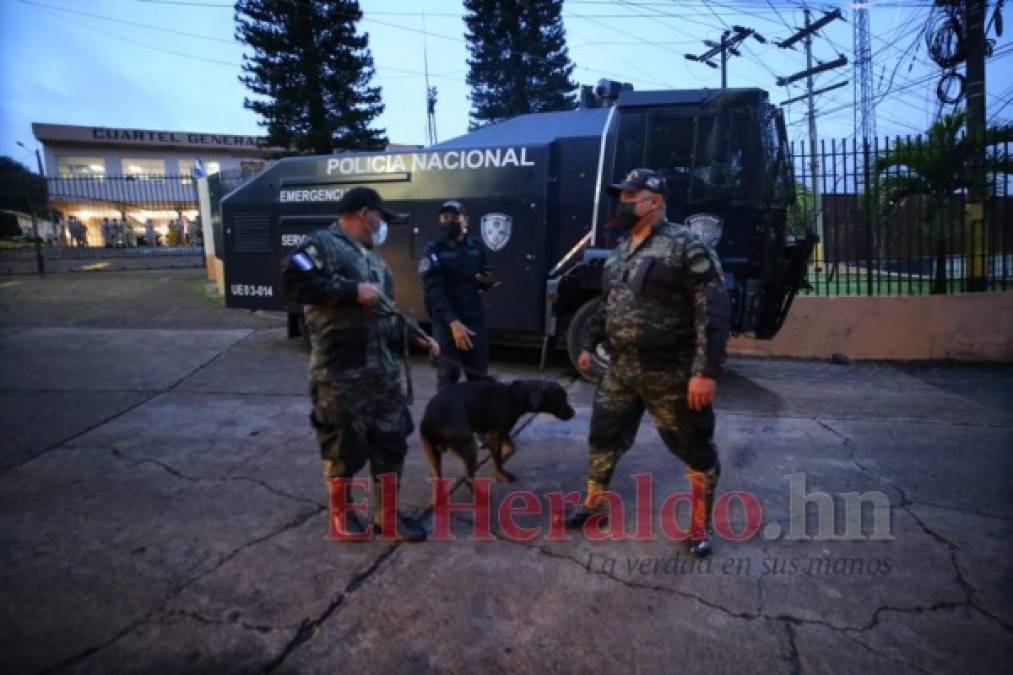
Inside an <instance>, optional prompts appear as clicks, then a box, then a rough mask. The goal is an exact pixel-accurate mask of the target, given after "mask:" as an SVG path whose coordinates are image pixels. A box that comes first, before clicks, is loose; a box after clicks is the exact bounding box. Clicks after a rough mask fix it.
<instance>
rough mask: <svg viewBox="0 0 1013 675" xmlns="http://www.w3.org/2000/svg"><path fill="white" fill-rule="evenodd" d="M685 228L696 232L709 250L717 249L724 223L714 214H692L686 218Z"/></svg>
mask: <svg viewBox="0 0 1013 675" xmlns="http://www.w3.org/2000/svg"><path fill="white" fill-rule="evenodd" d="M686 227H688V228H689V229H691V230H693V231H694V232H696V233H697V234H698V235H699V236H700V238H701V239H703V243H705V244H707V245H708V246H710V247H711V248H717V245H718V242H719V241H721V232H722V230H723V229H724V223H723V222H722V220H721V218H720V217H719V216H715V215H714V214H711V213H694V214H693V215H691V216H687V217H686Z"/></svg>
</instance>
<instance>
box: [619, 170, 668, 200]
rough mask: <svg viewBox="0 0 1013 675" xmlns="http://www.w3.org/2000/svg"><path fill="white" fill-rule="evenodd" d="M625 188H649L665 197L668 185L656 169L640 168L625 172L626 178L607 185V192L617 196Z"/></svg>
mask: <svg viewBox="0 0 1013 675" xmlns="http://www.w3.org/2000/svg"><path fill="white" fill-rule="evenodd" d="M626 190H631V191H637V190H650V191H651V192H654V193H657V194H659V195H661V196H662V197H665V196H666V195H667V194H668V185H666V183H665V179H664V178H662V176H661V174H659V173H658V172H657V171H654V170H653V169H647V168H640V169H634V170H633V171H630V172H629V173H628V174H626V178H624V179H623V181H622V182H621V183H613V184H612V185H609V187H608V191H609V194H611V195H612V196H613V197H615V196H618V195H619V193H620V192H624V191H626Z"/></svg>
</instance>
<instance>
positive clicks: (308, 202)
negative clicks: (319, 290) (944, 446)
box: [222, 83, 815, 367]
mask: <svg viewBox="0 0 1013 675" xmlns="http://www.w3.org/2000/svg"><path fill="white" fill-rule="evenodd" d="M614 84H615V83H610V84H609V85H599V87H597V88H596V92H597V93H599V94H601V95H602V96H601V97H595V96H589V95H587V92H586V91H585V96H583V97H582V100H583V104H582V106H581V107H580V108H578V109H576V110H571V111H564V112H550V113H533V114H528V115H521V116H518V117H515V118H511V119H509V120H506V121H504V122H502V123H499V124H495V125H492V126H489V127H485V128H483V129H479V130H477V131H474V132H471V133H469V134H466V135H464V136H461V137H459V138H456V139H453V140H451V141H447V142H445V143H441V144H438V145H434V146H430V147H427V148H423V149H418V150H414V151H410V152H380V153H346V154H337V155H332V156H322V157H298V158H287V159H282V160H279V161H278V162H275V163H274V164H273V165H271V166H270V167H269V168H268V169H267V170H265V171H264V172H263V173H261V174H259V175H258V176H256V177H255V178H254V179H252V180H250V181H249V182H248V183H246V184H244V185H243V186H241V187H240V188H238V189H236V190H235V191H233V192H232V193H230V194H229V195H227V196H226V197H225V198H224V200H223V201H222V215H223V228H224V244H225V252H224V260H225V282H226V304H227V306H229V307H236V308H247V309H269V310H280V311H287V312H289V313H290V319H291V320H290V324H289V325H290V332H291V333H293V334H294V333H295V332H296V331H297V330H298V329H297V325H298V324H297V318H298V315H299V313H300V312H301V308H300V307H298V306H296V305H293V304H291V303H290V302H288V301H287V300H286V299H285V298H283V297H282V296H281V293H280V290H279V286H278V278H279V272H280V269H281V265H282V264H283V262H284V260H285V258H286V257H287V256H288V255H289V254H290V253H291V252H292V250H293V249H294V248H295V247H296V246H298V244H299V242H300V241H302V239H303V238H304V237H305V236H306V235H308V234H309V233H310V232H312V231H314V230H316V229H318V228H323V227H327V226H328V225H330V224H331V223H332V222H334V220H335V218H336V215H337V214H336V212H335V209H334V207H335V203H336V202H337V201H338V199H340V198H341V195H342V194H344V192H345V191H347V190H348V189H350V188H352V187H355V186H360V185H366V186H369V187H372V188H374V189H376V190H377V191H378V192H379V193H380V194H381V195H382V197H383V199H384V201H385V203H387V204H388V205H389V207H390V208H391V209H393V210H396V211H401V212H405V213H407V214H408V216H409V218H408V222H407V223H405V224H391V225H390V234H389V237H388V241H387V243H386V244H385V245H384V247H383V250H382V254H383V257H384V259H385V260H386V261H387V262H388V264H389V265H390V267H391V270H392V271H393V273H394V278H395V285H396V288H397V291H396V298H395V301H396V303H397V305H398V306H399V308H400V309H401V310H402V311H404V312H405V313H406V314H408V315H410V316H413V317H415V318H418V319H421V320H423V321H424V320H425V319H426V315H425V309H424V306H423V301H422V284H421V280H420V279H419V277H418V274H417V268H418V263H419V259H420V256H422V254H423V251H424V248H425V246H426V243H427V242H429V241H430V240H433V239H435V238H437V237H439V236H440V235H439V226H438V218H437V211H438V209H439V208H440V205H441V204H442V203H443V202H444V201H446V200H448V199H457V200H460V201H461V202H462V203H464V205H465V207H466V208H467V210H468V213H469V221H470V228H469V234H470V235H471V236H472V237H474V238H475V239H476V240H478V241H481V242H482V243H483V245H484V246H485V247H486V249H487V254H488V258H489V260H490V262H491V264H492V266H493V268H494V270H495V273H496V278H497V280H498V281H499V282H500V283H499V285H497V286H496V287H495V288H493V289H492V290H490V291H488V292H487V293H485V296H484V302H485V305H486V319H487V325H488V328H489V329H490V332H491V336H492V338H493V340H494V341H495V340H496V339H497V337H498V338H500V339H506V340H509V341H512V342H513V341H516V340H517V339H519V338H521V337H523V336H539V337H542V338H543V359H544V356H545V354H546V353H547V350H548V348H549V347H550V346H551V345H552V344H553V343H554V341H555V338H556V337H557V336H558V337H561V336H563V334H564V331H565V332H566V338H567V339H566V344H567V346H568V347H569V348H570V349H569V351H570V356H571V358H575V357H576V353H574V351H575V350H574V347H575V345H577V344H579V336H580V333H581V331H582V330H584V328H585V320H586V318H587V317H588V315H589V313H590V312H591V310H592V308H593V303H595V302H599V301H600V300H599V297H600V291H601V286H600V283H601V268H602V264H603V263H604V259H605V257H607V255H608V253H609V251H610V250H611V249H612V248H613V247H614V246H615V243H616V239H617V234H618V233H617V232H616V231H615V230H614V229H613V228H612V227H611V226H612V221H613V214H614V213H615V209H616V203H615V199H614V198H612V197H610V196H609V195H608V193H607V191H606V186H607V185H608V184H609V183H613V182H618V181H620V180H621V179H622V178H623V177H624V176H625V175H626V173H627V172H628V171H630V170H631V169H633V168H636V167H640V166H647V167H650V168H653V169H655V170H657V171H660V172H662V173H663V174H664V176H665V177H666V179H667V181H668V186H669V194H668V200H667V204H668V219H669V220H670V221H672V222H677V223H679V222H685V223H686V224H687V225H690V226H691V227H693V228H694V229H696V230H697V231H699V232H700V233H701V235H702V236H704V238H705V239H707V240H708V241H710V242H711V243H712V244H715V245H716V250H717V252H718V255H719V257H720V259H721V262H722V266H723V269H724V273H725V284H726V286H727V288H728V291H729V294H730V296H731V299H732V329H733V331H734V332H736V333H745V334H750V335H754V336H755V337H759V338H770V337H773V336H774V334H775V333H776V332H777V331H778V329H779V328H780V327H781V324H782V323H783V321H784V318H785V316H786V314H787V312H788V308H789V306H790V304H791V301H792V299H793V297H794V295H795V292H796V290H797V289H798V288H799V286H800V285H801V284H802V283H804V275H805V270H806V263H807V261H808V258H809V254H810V252H811V250H812V247H813V245H814V244H815V238H814V237H808V238H806V239H804V240H801V241H796V240H795V239H793V238H792V237H791V236H789V233H788V232H787V230H786V221H787V210H788V208H789V206H790V205H791V204H792V202H793V200H794V194H793V180H792V177H791V166H790V158H789V157H788V153H787V146H786V142H785V134H784V123H783V121H782V118H781V114H780V111H779V110H778V109H777V108H775V107H774V106H772V105H770V104H769V102H768V99H767V94H766V92H764V91H762V90H760V89H726V90H708V89H703V90H680V91H643V92H637V91H632V90H630V89H629V88H628V87H627V88H622V87H619V86H618V85H616V86H611V85H614ZM601 355H602V356H604V354H601ZM601 365H602V364H601V363H599V364H598V366H599V367H601Z"/></svg>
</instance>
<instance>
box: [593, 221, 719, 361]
mask: <svg viewBox="0 0 1013 675" xmlns="http://www.w3.org/2000/svg"><path fill="white" fill-rule="evenodd" d="M630 245H631V241H630V239H629V238H628V237H627V238H626V239H623V240H622V241H620V243H619V245H618V246H617V247H616V249H615V251H613V252H612V255H611V256H609V258H608V259H607V260H606V262H605V267H604V270H603V273H602V274H603V278H602V293H603V297H604V301H603V302H602V303H601V305H600V306H599V309H598V312H596V314H595V315H594V316H593V317H592V318H591V322H590V330H589V331H588V334H587V339H586V340H585V344H584V345H582V347H583V348H584V349H585V350H588V351H591V350H592V349H593V348H594V346H595V345H597V344H598V343H599V342H601V341H602V340H607V342H608V346H609V349H610V350H611V352H612V354H613V356H614V357H619V358H623V357H624V356H625V357H626V358H635V359H637V360H638V362H639V364H640V367H641V369H642V370H645V371H671V372H672V373H673V374H676V373H683V374H685V375H687V376H688V375H702V376H705V377H716V376H717V375H718V373H719V372H720V370H721V366H722V364H723V363H724V360H725V344H726V343H727V341H728V331H729V322H730V313H729V302H728V293H727V292H726V291H725V287H724V280H723V278H722V271H721V263H720V262H719V261H718V258H717V255H716V254H715V253H714V251H712V250H711V249H710V248H709V247H708V246H707V245H706V244H704V243H703V241H701V240H700V238H699V236H697V235H696V233H694V232H693V231H692V230H690V229H689V228H687V227H685V226H682V225H674V224H672V223H669V222H667V221H664V220H662V221H660V222H658V223H657V224H656V225H655V226H654V230H653V232H651V234H649V235H648V236H647V238H646V239H644V241H642V242H641V243H640V246H638V247H637V248H636V249H634V250H631V249H630ZM687 367H688V368H687ZM687 369H688V372H686V371H687Z"/></svg>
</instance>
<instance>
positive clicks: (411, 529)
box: [373, 471, 429, 543]
mask: <svg viewBox="0 0 1013 675" xmlns="http://www.w3.org/2000/svg"><path fill="white" fill-rule="evenodd" d="M396 475H397V493H395V494H399V493H400V491H401V472H400V471H398V472H397V474H396ZM373 495H374V499H375V501H374V505H373V532H374V534H375V535H376V536H378V537H379V536H383V537H385V538H387V539H395V540H397V541H403V542H407V543H415V542H420V541H425V540H426V538H427V537H428V536H429V533H428V532H426V530H425V528H424V527H422V526H421V525H419V524H418V523H417V522H416V521H415V520H414V519H413V518H408V517H407V516H404V515H402V514H401V512H400V511H398V510H397V503H398V501H397V498H396V497H395V499H394V509H395V511H394V514H393V515H394V517H393V521H394V523H393V525H394V528H393V530H394V531H393V532H390V531H388V530H385V529H384V525H385V524H386V523H384V522H383V495H382V489H381V483H380V481H379V480H377V481H376V482H375V483H374V484H373Z"/></svg>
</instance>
